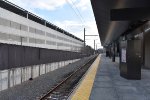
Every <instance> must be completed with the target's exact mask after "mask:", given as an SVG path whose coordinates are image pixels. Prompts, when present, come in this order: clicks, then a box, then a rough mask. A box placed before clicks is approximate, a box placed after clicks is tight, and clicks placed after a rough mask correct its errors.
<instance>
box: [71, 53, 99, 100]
mask: <svg viewBox="0 0 150 100" xmlns="http://www.w3.org/2000/svg"><path fill="white" fill-rule="evenodd" d="M99 62H100V55H99V56H98V57H97V58H96V60H95V61H94V63H93V64H92V65H91V67H90V69H89V70H88V72H87V74H86V75H85V78H84V79H83V81H82V82H81V84H80V85H79V87H78V88H77V90H76V91H75V93H74V94H73V96H72V97H71V100H89V97H90V94H91V90H92V87H93V83H94V79H95V76H96V72H97V69H98V66H99Z"/></svg>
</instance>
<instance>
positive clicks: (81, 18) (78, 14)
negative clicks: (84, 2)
mask: <svg viewBox="0 0 150 100" xmlns="http://www.w3.org/2000/svg"><path fill="white" fill-rule="evenodd" d="M66 1H67V3H68V4H69V5H70V7H71V8H72V9H73V11H74V12H75V14H76V15H77V16H78V17H79V19H80V20H81V22H82V24H83V26H85V25H84V23H85V21H84V20H83V17H82V15H81V13H80V12H79V10H78V9H77V7H76V6H75V4H74V2H73V1H72V0H70V1H71V2H72V4H71V3H70V2H69V0H66ZM72 5H73V6H74V7H75V8H76V10H77V11H76V10H75V9H74V7H72ZM77 12H78V13H77Z"/></svg>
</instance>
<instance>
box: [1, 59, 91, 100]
mask: <svg viewBox="0 0 150 100" xmlns="http://www.w3.org/2000/svg"><path fill="white" fill-rule="evenodd" d="M90 58H91V57H86V58H82V59H81V60H79V61H77V62H74V63H72V64H69V65H67V66H64V67H62V68H59V69H57V70H54V71H51V72H49V73H46V74H44V75H41V76H39V77H37V78H35V79H33V80H31V81H26V82H24V83H22V84H20V85H16V86H14V87H12V88H9V89H7V90H4V91H1V92H0V100H36V99H37V97H39V96H41V95H42V94H43V93H47V91H49V90H50V88H51V87H52V86H53V85H55V84H56V83H57V82H59V81H61V80H62V79H63V78H64V77H65V76H67V74H69V73H71V72H72V71H74V70H75V69H77V68H78V67H79V66H81V65H83V64H84V63H86V62H87V61H88V60H89V59H90Z"/></svg>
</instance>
